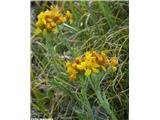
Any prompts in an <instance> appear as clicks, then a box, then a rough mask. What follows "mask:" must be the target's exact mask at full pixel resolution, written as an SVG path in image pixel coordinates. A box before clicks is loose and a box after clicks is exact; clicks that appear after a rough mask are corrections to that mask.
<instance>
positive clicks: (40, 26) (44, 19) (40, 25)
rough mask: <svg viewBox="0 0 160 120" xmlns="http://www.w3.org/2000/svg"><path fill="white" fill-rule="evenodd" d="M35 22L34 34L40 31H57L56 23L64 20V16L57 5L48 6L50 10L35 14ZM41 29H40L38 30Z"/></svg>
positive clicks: (58, 23)
mask: <svg viewBox="0 0 160 120" xmlns="http://www.w3.org/2000/svg"><path fill="white" fill-rule="evenodd" d="M37 19H38V20H37V22H36V23H35V26H36V30H35V34H38V33H40V32H41V31H46V32H47V31H52V32H56V31H57V25H60V24H62V23H63V22H65V17H63V15H62V13H61V11H60V10H59V9H58V8H57V7H53V6H51V7H50V10H46V11H45V12H40V14H39V15H38V16H37ZM40 30H41V31H40Z"/></svg>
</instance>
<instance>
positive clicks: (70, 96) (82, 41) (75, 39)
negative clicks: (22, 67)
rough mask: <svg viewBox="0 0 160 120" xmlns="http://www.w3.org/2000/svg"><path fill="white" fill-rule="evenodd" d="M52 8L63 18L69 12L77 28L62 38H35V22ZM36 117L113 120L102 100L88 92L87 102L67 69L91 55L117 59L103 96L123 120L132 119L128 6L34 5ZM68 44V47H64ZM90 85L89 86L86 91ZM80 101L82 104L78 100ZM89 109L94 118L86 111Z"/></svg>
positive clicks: (58, 35)
mask: <svg viewBox="0 0 160 120" xmlns="http://www.w3.org/2000/svg"><path fill="white" fill-rule="evenodd" d="M50 5H54V6H55V5H57V6H58V7H59V8H60V9H61V11H62V12H65V11H67V10H70V11H71V13H72V14H73V23H72V24H71V25H67V24H66V25H64V26H63V29H62V31H61V32H58V33H54V34H53V33H51V34H46V35H45V36H42V35H37V36H35V35H34V34H33V33H34V29H35V26H34V24H35V22H36V20H37V19H36V16H37V15H38V14H39V13H40V12H41V11H45V10H46V9H48V8H49V7H50ZM31 24H32V25H31V98H32V99H31V100H32V101H31V117H32V118H53V119H60V120H63V119H64V120H74V119H78V120H89V119H95V120H104V119H107V120H109V119H111V118H110V115H109V113H107V111H106V110H105V109H104V106H101V105H99V104H98V98H97V96H96V94H95V92H94V91H93V89H92V88H91V86H90V84H88V87H87V89H86V88H85V89H86V90H87V94H86V95H85V96H86V98H87V99H88V102H89V103H87V102H86V100H85V99H86V98H83V97H82V91H81V87H82V86H81V85H80V84H79V81H78V80H77V81H71V80H70V79H69V77H68V75H67V73H66V68H65V63H66V61H67V60H68V59H69V60H72V59H74V58H75V57H77V56H79V55H82V54H84V53H85V52H86V51H90V50H97V51H104V52H105V53H106V54H107V55H108V56H117V58H118V61H119V65H118V70H117V72H116V73H112V74H109V75H106V76H105V77H104V78H103V80H102V81H101V84H100V89H101V92H102V94H103V96H105V97H106V99H107V100H108V102H109V103H110V106H111V109H112V111H113V112H114V114H115V116H116V117H117V119H118V120H127V119H128V105H129V101H128V98H129V84H128V82H129V64H128V59H129V54H128V52H129V49H128V47H129V37H128V2H127V1H126V2H118V1H117V2H116V1H114V2H106V1H103V2H98V1H96V2H92V3H91V2H82V1H79V2H78V1H74V2H73V1H57V2H55V1H52V2H51V1H50V2H46V1H44V2H39V1H36V2H31ZM64 41H66V42H67V45H66V44H65V43H64ZM85 85H86V84H84V86H85ZM77 96H78V98H79V99H80V101H81V102H80V101H78V99H77ZM85 104H90V109H91V111H92V112H91V113H92V114H93V116H94V117H93V118H90V117H89V116H90V114H91V113H90V112H88V110H87V109H86V107H85Z"/></svg>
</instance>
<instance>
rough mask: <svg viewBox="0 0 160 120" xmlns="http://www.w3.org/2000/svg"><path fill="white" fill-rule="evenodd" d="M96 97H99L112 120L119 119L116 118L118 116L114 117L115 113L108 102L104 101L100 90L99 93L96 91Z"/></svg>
mask: <svg viewBox="0 0 160 120" xmlns="http://www.w3.org/2000/svg"><path fill="white" fill-rule="evenodd" d="M96 95H97V98H98V100H99V102H100V104H101V106H103V107H104V109H105V110H106V111H107V112H108V113H109V114H110V116H111V119H112V120H117V118H116V116H115V115H114V113H113V111H112V110H111V109H110V105H109V102H108V100H104V99H103V98H102V95H101V92H100V90H97V91H96Z"/></svg>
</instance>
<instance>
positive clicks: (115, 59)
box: [110, 57, 118, 66]
mask: <svg viewBox="0 0 160 120" xmlns="http://www.w3.org/2000/svg"><path fill="white" fill-rule="evenodd" d="M110 64H111V65H112V66H116V65H117V64H118V59H117V58H116V57H112V58H111V59H110Z"/></svg>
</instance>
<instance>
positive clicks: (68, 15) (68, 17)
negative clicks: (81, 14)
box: [65, 10, 73, 24]
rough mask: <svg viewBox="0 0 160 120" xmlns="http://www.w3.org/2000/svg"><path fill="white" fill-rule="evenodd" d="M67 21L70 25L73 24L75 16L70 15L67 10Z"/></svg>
mask: <svg viewBox="0 0 160 120" xmlns="http://www.w3.org/2000/svg"><path fill="white" fill-rule="evenodd" d="M65 19H66V21H67V22H69V23H70V24H71V23H72V22H73V20H72V19H73V16H72V14H71V13H70V11H68V10H67V12H66V14H65Z"/></svg>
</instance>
